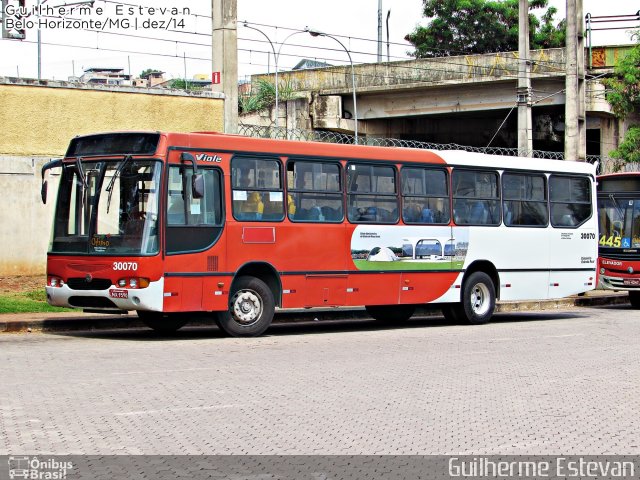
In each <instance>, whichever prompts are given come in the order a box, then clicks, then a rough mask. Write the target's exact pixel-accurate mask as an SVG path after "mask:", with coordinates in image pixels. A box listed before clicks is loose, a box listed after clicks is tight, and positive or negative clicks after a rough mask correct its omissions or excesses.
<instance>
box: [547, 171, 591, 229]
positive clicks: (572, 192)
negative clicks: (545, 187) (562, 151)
mask: <svg viewBox="0 0 640 480" xmlns="http://www.w3.org/2000/svg"><path fill="white" fill-rule="evenodd" d="M549 202H550V203H551V225H553V226H554V227H564V228H567V227H577V226H579V225H581V224H583V223H584V222H585V221H586V220H588V219H589V217H591V214H592V212H591V185H590V182H589V179H588V178H587V177H573V176H568V175H567V176H564V175H555V174H554V175H551V177H549Z"/></svg>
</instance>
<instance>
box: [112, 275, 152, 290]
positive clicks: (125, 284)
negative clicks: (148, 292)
mask: <svg viewBox="0 0 640 480" xmlns="http://www.w3.org/2000/svg"><path fill="white" fill-rule="evenodd" d="M116 284H117V285H118V287H120V288H129V289H138V288H146V287H148V286H149V279H148V278H142V277H130V278H121V279H119V280H118V281H117V282H116Z"/></svg>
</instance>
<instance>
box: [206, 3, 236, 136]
mask: <svg viewBox="0 0 640 480" xmlns="http://www.w3.org/2000/svg"><path fill="white" fill-rule="evenodd" d="M211 17H212V22H213V32H212V33H213V36H212V41H211V43H212V48H213V68H212V71H213V74H214V81H215V76H216V73H218V72H219V75H220V76H219V83H214V84H213V88H212V90H213V91H214V92H222V93H224V131H225V133H238V28H237V20H238V3H237V0H211Z"/></svg>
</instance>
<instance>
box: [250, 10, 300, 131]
mask: <svg viewBox="0 0 640 480" xmlns="http://www.w3.org/2000/svg"><path fill="white" fill-rule="evenodd" d="M244 26H245V27H247V28H250V29H251V30H255V31H256V32H259V33H261V34H262V36H264V38H266V39H267V42H269V45H271V51H272V52H273V61H274V63H275V67H276V128H278V116H279V115H278V112H279V104H278V60H279V59H280V50H282V47H283V46H284V44H285V42H286V41H287V40H289V39H290V38H291V37H293V36H294V35H296V34H298V33H304V31H297V32H293V33H290V34H289V35H288V36H287V37H285V39H284V40H283V41H282V42H281V43H280V47H279V48H278V51H277V52H276V47H275V45H274V44H273V42H272V41H271V39H270V38H269V37H268V35H267V34H266V33H264V32H263V31H262V30H260V29H259V28H256V27H252V26H250V25H249V24H248V23H247V22H246V21H245V22H244Z"/></svg>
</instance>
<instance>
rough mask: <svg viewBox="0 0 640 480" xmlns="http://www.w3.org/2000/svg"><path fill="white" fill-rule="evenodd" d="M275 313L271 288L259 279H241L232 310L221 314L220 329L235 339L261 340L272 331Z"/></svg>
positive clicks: (237, 285) (234, 294)
mask: <svg viewBox="0 0 640 480" xmlns="http://www.w3.org/2000/svg"><path fill="white" fill-rule="evenodd" d="M274 313H275V302H274V299H273V293H271V289H269V287H268V286H267V284H266V283H264V282H263V281H262V280H260V279H259V278H255V277H246V276H245V277H239V278H238V279H237V280H236V281H235V283H234V289H233V291H232V293H231V297H230V299H229V310H228V311H226V312H219V313H218V321H217V323H218V326H219V327H220V328H221V329H222V330H223V331H224V332H225V333H227V334H228V335H231V336H232V337H257V336H258V335H261V334H262V333H264V331H265V330H266V329H267V328H269V325H271V321H272V320H273V315H274Z"/></svg>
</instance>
